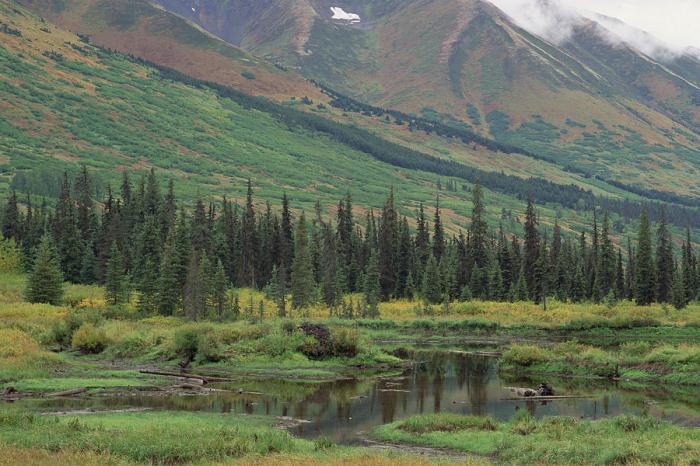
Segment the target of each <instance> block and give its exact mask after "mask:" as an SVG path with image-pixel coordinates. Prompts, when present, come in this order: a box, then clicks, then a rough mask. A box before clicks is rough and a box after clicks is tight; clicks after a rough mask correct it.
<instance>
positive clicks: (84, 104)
mask: <svg viewBox="0 0 700 466" xmlns="http://www.w3.org/2000/svg"><path fill="white" fill-rule="evenodd" d="M0 22H1V23H2V24H0V37H1V38H2V41H0V106H2V111H3V115H4V116H6V118H3V119H2V120H1V121H0V197H4V196H5V195H7V192H8V188H14V189H16V190H18V191H19V192H20V193H22V197H23V196H24V193H27V194H29V193H31V194H33V195H39V196H48V197H54V196H56V194H57V192H58V184H59V183H60V176H61V172H62V171H63V170H70V171H75V170H77V169H78V166H79V164H86V165H88V166H89V167H90V168H91V171H92V172H93V174H94V175H95V176H96V178H97V180H98V187H99V189H100V191H101V194H99V197H101V196H102V195H103V194H104V192H105V190H106V186H107V184H108V183H111V185H112V186H116V185H117V184H118V183H119V178H120V172H121V171H123V170H135V171H140V170H145V169H149V168H155V169H157V170H158V172H159V173H160V174H161V175H164V176H166V177H172V178H178V180H179V181H178V186H179V196H180V198H183V199H185V200H186V201H189V202H191V201H192V199H193V198H195V197H196V196H197V195H200V196H207V197H210V196H217V195H226V196H228V197H229V198H234V199H241V198H242V197H243V196H244V191H245V180H246V179H248V178H251V179H252V180H254V182H255V188H256V192H257V193H258V194H259V195H261V196H263V197H264V198H268V199H270V198H279V197H281V196H282V193H283V192H284V191H286V192H288V193H289V194H290V195H291V197H292V199H293V201H294V205H295V206H296V207H298V208H305V209H307V211H310V212H311V211H313V210H314V204H315V202H316V201H317V200H319V201H320V204H321V207H322V210H324V211H326V212H327V213H330V214H332V213H333V211H334V208H335V206H336V205H337V201H338V199H339V198H341V197H342V196H343V195H344V194H345V193H346V192H347V191H348V190H349V191H350V193H351V194H352V195H353V196H354V198H355V202H356V206H357V210H358V212H357V214H358V215H359V217H358V218H362V217H363V215H364V213H365V212H367V211H368V210H369V209H377V208H381V206H382V204H383V202H384V199H385V196H386V193H387V191H388V189H389V186H393V187H394V190H395V192H396V197H397V199H399V200H400V202H401V203H400V210H401V212H402V213H404V214H406V215H409V216H412V215H413V213H414V211H415V208H416V207H417V205H418V204H419V203H421V202H422V203H424V204H426V205H428V206H430V205H432V204H433V202H434V200H435V196H436V194H439V196H440V205H441V207H442V212H443V221H444V222H445V223H446V225H447V226H448V228H449V229H450V231H452V232H456V231H457V229H458V228H460V227H463V226H464V225H465V224H466V223H467V221H468V214H469V211H470V202H469V198H470V194H469V190H470V189H471V186H472V183H473V182H475V181H476V180H477V179H480V180H481V182H482V185H483V186H484V187H485V192H486V195H487V199H488V204H489V211H488V217H489V222H490V223H492V224H493V225H497V224H499V223H500V224H502V225H503V227H504V229H505V230H506V231H511V232H515V231H520V230H521V229H522V227H521V221H522V220H521V217H522V215H523V211H524V200H525V198H526V197H527V196H532V198H533V199H534V201H535V202H536V203H537V204H539V207H538V210H539V213H540V216H541V221H542V223H543V225H549V226H551V224H552V223H553V221H554V219H555V218H558V219H559V223H560V224H561V225H562V226H563V227H564V229H565V231H569V232H571V233H574V232H579V231H581V230H583V229H584V228H587V227H586V226H587V225H590V221H591V219H590V216H591V209H592V208H593V207H594V206H600V207H603V208H605V209H608V210H610V212H611V214H612V218H613V221H614V232H615V234H616V236H617V238H618V239H620V240H621V239H622V236H623V235H625V234H630V233H633V230H634V219H635V218H636V217H637V216H638V215H639V211H640V208H641V203H640V201H643V200H644V199H643V197H641V196H639V195H636V194H632V193H631V192H629V191H625V190H624V189H619V188H616V187H614V186H611V185H609V184H606V183H605V182H603V181H601V180H598V179H595V178H591V179H586V178H584V177H582V176H579V175H576V174H570V173H566V172H563V171H562V170H561V169H558V168H557V167H556V166H554V165H553V164H550V163H549V162H545V161H542V160H539V159H536V158H533V156H532V155H528V154H526V153H520V152H517V151H516V152H512V151H506V152H498V151H496V150H495V149H488V147H490V146H493V144H494V143H493V142H489V141H481V142H478V143H467V142H459V139H458V138H452V139H444V137H434V136H428V135H427V134H424V132H423V131H416V130H413V131H411V130H408V129H407V128H406V125H405V124H403V125H399V124H397V122H396V121H391V122H389V121H386V120H387V119H388V117H387V118H384V117H381V121H380V120H379V117H373V116H371V112H370V113H369V114H370V116H365V115H362V116H360V115H359V114H355V113H349V114H348V115H347V116H344V117H343V116H342V115H340V116H339V113H335V112H329V111H327V109H326V111H321V109H317V110H318V111H317V112H315V111H311V110H310V109H308V107H310V105H309V104H304V103H302V102H300V101H286V102H285V103H284V104H283V105H282V104H276V103H273V102H272V101H270V100H267V99H263V98H259V97H252V96H250V95H248V94H245V93H241V92H239V91H237V90H235V89H233V88H229V87H224V86H220V85H217V84H215V83H207V82H203V81H199V80H196V79H194V78H191V77H189V76H187V75H183V74H181V73H177V72H175V71H173V70H170V69H167V68H156V67H154V66H152V65H149V64H144V63H141V62H138V61H135V60H133V59H130V58H129V57H127V56H124V55H121V54H117V53H114V52H111V51H108V50H105V49H102V48H99V47H96V46H94V45H92V44H90V43H89V42H88V41H87V40H86V39H85V38H82V39H81V38H79V37H77V36H75V35H73V34H71V33H68V32H66V31H64V30H61V29H60V28H57V27H56V26H54V25H52V24H50V23H47V22H45V21H43V20H40V19H39V18H38V17H35V16H33V15H32V14H31V13H29V12H28V11H27V10H24V9H22V8H19V7H18V6H17V5H16V4H14V3H9V2H7V1H5V0H0ZM299 109H305V111H300V110H299ZM364 113H367V112H364ZM341 117H342V118H341ZM336 119H337V120H341V121H343V123H342V124H339V123H336V122H335V121H334V120H336ZM348 120H351V121H354V122H356V123H357V125H356V126H351V125H348V124H346V122H347V121H348ZM419 123H420V122H418V121H417V120H414V121H413V122H412V124H419ZM420 124H423V123H420ZM367 127H373V131H371V132H370V131H367V130H366V129H363V128H367ZM394 128H398V129H394ZM433 130H439V131H443V130H444V128H443V129H433ZM384 133H385V134H386V135H387V137H386V138H382V137H379V136H378V134H384ZM445 141H447V142H445ZM394 142H398V144H396V143H394ZM478 144H484V146H483V147H482V148H481V149H479V148H473V146H475V145H478ZM408 145H411V146H412V147H408ZM466 147H472V149H471V151H472V153H471V154H464V153H463V150H464V149H465V148H466ZM416 148H418V149H419V150H416ZM503 149H504V150H505V149H507V148H506V147H503ZM465 152H466V151H465ZM479 157H484V158H492V159H493V160H489V161H485V162H484V163H483V165H488V166H489V167H491V168H492V169H493V168H495V167H497V166H498V164H499V163H503V161H504V160H509V161H512V164H511V166H508V167H507V169H508V174H506V173H503V172H500V173H498V172H494V171H484V170H479V169H476V168H473V167H472V166H470V165H469V164H476V163H478V162H479V160H478V158H479ZM528 160H530V161H531V162H533V163H535V162H536V163H537V165H538V168H536V169H535V170H534V172H533V171H530V170H531V168H530V167H524V168H523V165H524V164H527V161H528ZM496 161H497V162H496ZM538 170H540V171H539V172H538ZM514 172H519V173H517V174H518V175H519V176H512V174H516V173H514ZM526 173H530V174H531V175H536V176H538V177H535V178H526V177H523V176H522V175H523V174H526ZM438 180H440V183H436V182H437V181H438ZM436 185H438V186H436ZM582 188H583V189H582ZM601 195H602V196H601ZM625 199H627V200H625ZM652 207H653V212H652V213H653V214H654V215H657V214H658V211H659V206H658V205H654V206H652ZM669 217H670V221H671V223H673V224H675V225H676V226H678V227H683V226H685V225H686V224H688V223H689V224H691V225H692V226H693V227H694V228H695V227H699V228H700V222H699V221H698V218H700V217H698V215H697V209H692V208H691V209H687V208H683V207H680V206H678V205H675V206H670V209H669ZM630 220H631V221H632V223H630ZM676 234H679V232H678V230H676Z"/></svg>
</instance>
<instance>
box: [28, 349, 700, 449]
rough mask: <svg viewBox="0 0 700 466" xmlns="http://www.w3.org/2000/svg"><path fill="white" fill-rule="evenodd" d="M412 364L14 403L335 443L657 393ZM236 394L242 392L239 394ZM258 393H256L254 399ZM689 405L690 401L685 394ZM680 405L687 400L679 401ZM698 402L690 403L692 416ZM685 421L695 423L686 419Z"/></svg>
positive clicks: (616, 404) (474, 362)
mask: <svg viewBox="0 0 700 466" xmlns="http://www.w3.org/2000/svg"><path fill="white" fill-rule="evenodd" d="M413 359H415V360H416V361H418V362H417V363H415V364H414V366H413V367H411V368H409V369H406V370H405V371H403V372H398V373H395V374H391V375H386V376H379V377H373V378H367V379H363V378H358V379H352V380H340V381H334V382H317V383H310V382H302V381H294V380H280V379H275V380H251V381H246V382H241V383H233V384H220V385H216V386H217V387H218V388H223V389H228V390H230V391H228V392H222V393H218V394H215V395H209V396H168V397H160V396H123V397H98V398H90V399H66V400H63V399H47V400H24V401H21V402H19V403H20V404H25V405H26V406H27V407H28V408H31V409H39V410H42V411H50V410H69V409H77V408H86V407H92V408H94V409H119V408H125V407H149V408H155V409H169V410H188V411H209V412H220V413H231V414H239V415H241V414H248V415H251V414H264V415H273V416H285V417H293V418H295V419H300V420H304V421H305V422H304V423H302V424H300V425H299V426H298V427H295V428H293V430H292V431H293V433H295V434H296V435H298V436H301V437H308V438H314V437H318V436H321V435H324V436H327V437H330V438H331V439H333V440H334V441H336V442H343V443H353V442H355V441H357V439H358V432H363V431H364V432H366V431H368V430H370V429H371V428H372V427H374V426H376V425H379V424H383V423H387V422H392V421H394V420H396V419H399V418H403V417H407V416H411V415H414V414H419V413H428V412H443V411H444V412H454V413H462V414H475V415H490V416H493V417H495V418H497V419H501V420H506V419H509V418H510V417H512V416H513V414H514V413H515V412H517V411H518V410H522V409H525V410H527V411H528V412H530V413H531V414H532V415H533V416H543V415H565V416H575V417H587V418H599V417H605V416H614V415H618V414H622V413H630V414H640V413H642V412H647V411H649V410H650V408H649V406H652V410H651V411H652V412H651V413H652V414H656V415H662V416H665V415H666V414H665V413H663V412H661V413H658V412H657V413H655V412H653V404H651V405H650V404H649V402H648V400H649V399H651V400H653V399H654V396H659V397H662V396H663V394H662V393H656V394H655V393H643V394H641V395H639V394H637V395H635V394H634V393H633V394H630V393H626V392H625V391H624V390H620V389H619V387H617V386H616V385H615V384H613V383H611V382H602V381H596V382H593V381H590V380H574V379H560V380H556V381H552V382H554V385H555V387H556V389H557V390H558V391H559V393H562V394H588V395H593V397H591V398H577V399H566V400H557V401H550V402H543V401H532V400H529V401H525V400H518V401H513V400H509V399H508V398H512V396H513V394H512V393H510V392H509V391H508V390H507V389H506V388H504V387H505V386H509V385H520V386H537V384H538V383H539V382H541V381H540V380H537V381H534V380H503V379H502V378H501V377H499V375H498V374H497V373H496V366H495V363H496V360H495V359H493V358H489V357H484V356H474V355H466V354H455V353H450V352H445V351H420V352H418V353H416V354H414V355H413ZM239 389H243V390H244V393H242V394H239V393H238V392H239ZM257 393H259V394H257ZM689 397H690V400H692V399H693V398H692V397H693V395H692V394H691V395H689ZM681 401H687V400H681ZM698 404H699V403H698V400H697V399H695V402H694V403H692V402H690V405H693V407H694V408H693V409H694V410H695V411H696V412H697V410H698V409H700V406H698ZM692 422H696V421H695V420H693V421H692Z"/></svg>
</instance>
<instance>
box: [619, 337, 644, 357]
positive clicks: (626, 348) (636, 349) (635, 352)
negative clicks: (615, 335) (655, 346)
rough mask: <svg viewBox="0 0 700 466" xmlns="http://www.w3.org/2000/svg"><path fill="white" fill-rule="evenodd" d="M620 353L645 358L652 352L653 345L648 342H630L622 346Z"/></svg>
mask: <svg viewBox="0 0 700 466" xmlns="http://www.w3.org/2000/svg"><path fill="white" fill-rule="evenodd" d="M620 351H622V352H623V353H624V354H626V355H629V356H643V355H645V354H647V353H649V351H651V345H650V344H649V342H646V341H628V342H626V343H623V344H622V345H621V346H620Z"/></svg>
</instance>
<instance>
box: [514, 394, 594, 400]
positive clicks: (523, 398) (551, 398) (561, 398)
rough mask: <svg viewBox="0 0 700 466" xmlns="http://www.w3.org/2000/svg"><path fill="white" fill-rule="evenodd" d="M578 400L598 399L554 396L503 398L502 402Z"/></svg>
mask: <svg viewBox="0 0 700 466" xmlns="http://www.w3.org/2000/svg"><path fill="white" fill-rule="evenodd" d="M576 398H579V399H581V398H596V397H595V396H593V395H571V396H565V395H553V396H526V397H520V398H501V401H523V400H571V399H576Z"/></svg>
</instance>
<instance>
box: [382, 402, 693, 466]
mask: <svg viewBox="0 0 700 466" xmlns="http://www.w3.org/2000/svg"><path fill="white" fill-rule="evenodd" d="M459 417H460V416H455V415H447V414H437V415H426V416H417V417H414V418H409V419H405V420H401V421H396V422H393V423H391V424H387V425H384V426H380V427H378V428H376V429H375V430H374V431H373V435H374V436H375V437H377V438H379V439H381V440H385V441H392V442H401V443H406V444H414V445H424V446H430V447H438V448H451V449H454V450H459V451H464V452H468V453H473V454H480V455H488V456H490V457H492V458H494V459H495V460H496V461H497V462H498V463H507V464H696V463H697V461H698V460H700V453H698V452H700V431H698V429H693V428H684V427H679V426H674V425H672V424H669V423H666V422H662V421H659V420H656V419H653V418H649V417H636V416H619V417H615V418H609V419H603V420H597V421H592V420H580V419H575V418H569V417H545V418H541V419H534V418H532V417H531V416H530V415H529V414H527V413H523V414H520V415H518V416H516V417H515V418H513V419H512V420H510V421H508V422H502V423H498V422H496V421H492V420H489V422H488V423H487V424H486V425H488V426H489V428H488V429H483V428H475V424H476V425H477V426H478V425H479V424H478V423H476V422H475V421H474V420H473V418H471V417H469V416H462V417H463V418H464V420H461V421H460V420H459ZM460 425H463V426H464V427H462V428H460V427H458V426H460ZM492 425H493V428H491V426H492Z"/></svg>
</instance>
